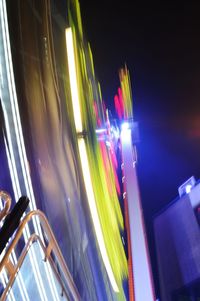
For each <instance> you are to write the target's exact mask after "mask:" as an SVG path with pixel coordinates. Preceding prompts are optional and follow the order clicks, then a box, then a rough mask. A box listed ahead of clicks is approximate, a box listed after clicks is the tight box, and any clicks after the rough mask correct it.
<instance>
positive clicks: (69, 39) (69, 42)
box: [65, 27, 83, 133]
mask: <svg viewBox="0 0 200 301" xmlns="http://www.w3.org/2000/svg"><path fill="white" fill-rule="evenodd" d="M65 36H66V46H67V58H68V65H69V79H70V86H71V95H72V105H73V112H74V120H75V126H76V130H77V132H79V133H81V132H82V131H83V127H82V119H81V109H80V102H79V93H78V82H77V74H76V64H75V52H74V44H73V35H72V29H71V27H69V28H67V29H66V30H65Z"/></svg>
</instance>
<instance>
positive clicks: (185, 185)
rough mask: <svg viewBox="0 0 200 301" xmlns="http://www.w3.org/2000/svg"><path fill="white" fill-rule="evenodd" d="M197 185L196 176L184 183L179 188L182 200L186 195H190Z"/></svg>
mask: <svg viewBox="0 0 200 301" xmlns="http://www.w3.org/2000/svg"><path fill="white" fill-rule="evenodd" d="M195 184H196V180H195V178H194V176H192V177H191V178H189V179H188V180H187V181H186V182H185V183H183V184H182V185H181V186H180V187H179V188H178V192H179V196H180V198H181V197H182V196H183V195H185V194H186V193H190V191H191V189H192V188H193V187H194V186H195Z"/></svg>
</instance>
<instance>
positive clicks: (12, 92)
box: [0, 0, 59, 301]
mask: <svg viewBox="0 0 200 301" xmlns="http://www.w3.org/2000/svg"><path fill="white" fill-rule="evenodd" d="M0 4H1V9H0V11H1V23H2V35H3V45H4V54H5V61H6V71H7V81H8V88H9V96H10V101H11V102H10V103H11V108H12V116H13V122H14V128H15V134H16V140H17V146H18V148H17V149H18V152H19V156H20V163H21V168H22V172H23V179H24V182H25V187H26V192H27V195H28V197H30V209H31V210H33V209H36V202H35V197H34V193H33V187H32V183H31V178H30V174H29V168H28V160H27V156H26V150H25V145H24V139H23V133H22V126H21V121H20V114H19V107H18V102H17V95H16V88H15V80H14V73H13V65H12V58H11V49H10V41H9V32H8V21H7V11H6V3H5V0H2V1H1V3H0ZM2 105H3V111H4V117H5V125H6V132H7V136H8V144H9V151H8V146H7V143H6V152H7V158H8V164H9V170H10V174H11V179H12V184H13V189H14V194H15V199H18V198H19V197H20V196H21V189H20V183H19V178H18V175H17V167H16V163H15V158H14V150H13V145H12V138H11V133H10V126H9V121H8V116H7V111H6V108H5V106H4V103H3V101H2ZM33 224H34V229H35V232H36V233H38V234H39V235H40V237H41V238H43V235H42V231H41V226H40V224H39V222H38V220H37V219H35V220H33ZM29 236H30V230H29V227H28V225H27V227H26V229H25V231H24V239H25V242H27V241H28V237H29ZM29 254H30V261H31V264H32V268H33V272H34V275H35V279H36V283H37V286H38V290H39V293H40V296H41V298H42V300H43V299H44V300H46V301H47V295H46V292H45V289H44V286H43V282H42V278H41V275H40V271H39V267H38V264H37V260H36V257H35V253H34V252H32V251H31V252H30V253H29ZM13 256H14V261H15V260H16V257H15V253H14V254H13ZM45 269H46V275H47V278H48V281H49V285H50V289H51V292H52V295H53V296H54V300H59V296H58V293H57V290H56V287H55V282H54V279H53V275H52V271H51V270H50V269H47V268H46V266H45ZM18 280H21V286H20V285H19V289H20V291H21V289H22V290H24V289H25V286H24V284H23V282H22V279H21V277H19V279H18ZM55 292H56V293H55ZM25 295H26V297H27V293H26V291H25ZM22 298H23V300H28V298H26V299H24V295H23V293H22Z"/></svg>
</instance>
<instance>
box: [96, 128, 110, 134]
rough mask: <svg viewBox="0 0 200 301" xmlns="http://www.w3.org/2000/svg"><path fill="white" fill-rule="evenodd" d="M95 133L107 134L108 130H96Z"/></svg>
mask: <svg viewBox="0 0 200 301" xmlns="http://www.w3.org/2000/svg"><path fill="white" fill-rule="evenodd" d="M95 132H96V134H104V133H107V129H96V130H95Z"/></svg>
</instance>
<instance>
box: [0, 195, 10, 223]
mask: <svg viewBox="0 0 200 301" xmlns="http://www.w3.org/2000/svg"><path fill="white" fill-rule="evenodd" d="M0 198H1V199H2V200H3V201H4V208H3V210H1V211H0V221H1V220H2V219H3V218H4V217H5V216H6V215H7V214H8V212H9V210H10V207H11V201H12V200H11V196H10V195H9V194H8V193H7V192H6V191H3V190H0Z"/></svg>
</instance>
